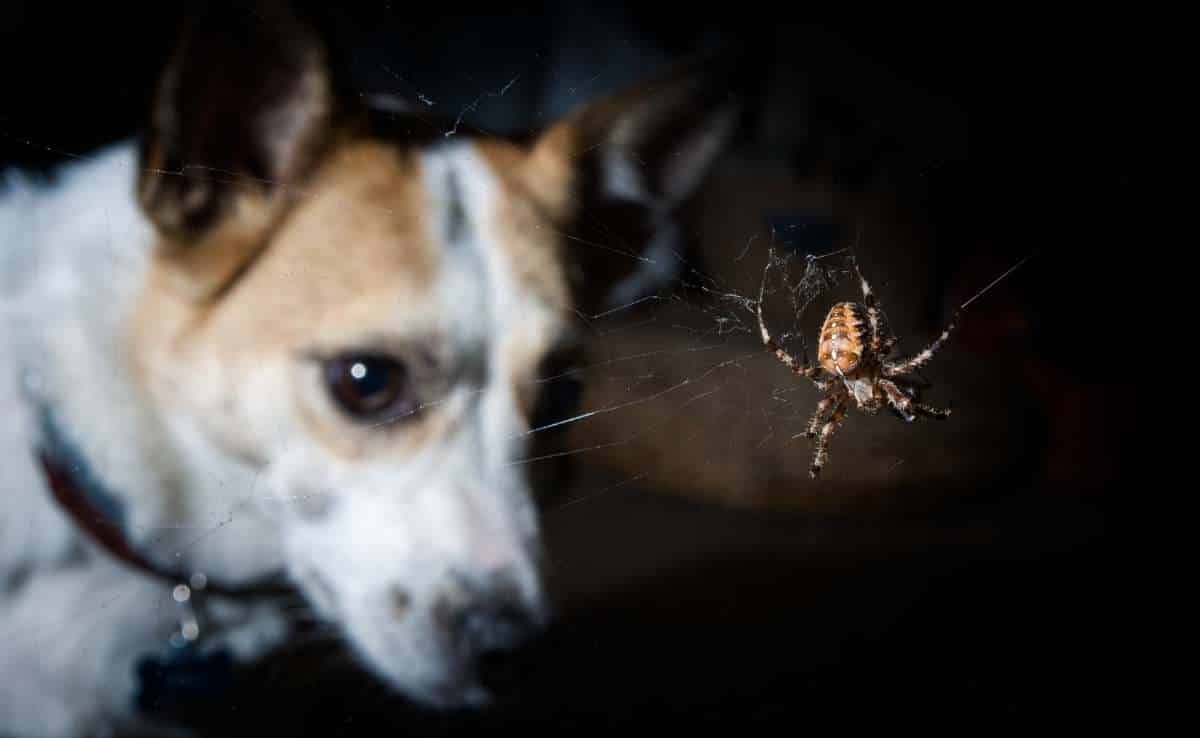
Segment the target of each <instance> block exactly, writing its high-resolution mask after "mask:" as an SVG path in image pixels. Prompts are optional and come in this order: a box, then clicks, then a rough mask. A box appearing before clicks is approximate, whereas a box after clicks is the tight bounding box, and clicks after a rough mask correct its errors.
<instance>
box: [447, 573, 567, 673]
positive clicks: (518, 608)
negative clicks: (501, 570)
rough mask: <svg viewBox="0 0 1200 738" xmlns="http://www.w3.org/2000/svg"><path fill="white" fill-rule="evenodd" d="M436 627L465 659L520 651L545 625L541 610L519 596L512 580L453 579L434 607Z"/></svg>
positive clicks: (461, 577) (503, 577)
mask: <svg viewBox="0 0 1200 738" xmlns="http://www.w3.org/2000/svg"><path fill="white" fill-rule="evenodd" d="M434 617H435V621H436V623H437V626H438V627H439V628H440V629H441V630H442V631H443V633H445V635H446V636H447V638H448V639H449V640H450V642H451V643H453V644H454V646H455V647H456V648H457V649H458V650H459V652H460V653H463V654H464V655H465V656H468V657H471V656H475V655H479V654H483V653H486V652H491V651H507V650H512V649H515V648H519V647H520V646H522V645H524V644H525V643H526V642H528V641H529V640H530V639H532V638H533V637H534V636H535V635H536V634H537V633H538V631H539V630H541V628H542V626H543V625H544V624H545V621H546V615H545V612H544V611H543V608H542V607H541V606H540V605H539V604H537V603H533V602H530V601H528V600H527V599H526V598H525V597H523V596H522V593H521V590H520V588H519V587H518V586H517V585H516V583H515V581H514V578H513V577H510V576H507V575H505V574H500V575H498V576H491V577H486V578H479V577H474V578H472V577H464V576H456V577H453V578H452V579H451V580H450V582H449V583H448V584H447V585H446V586H445V587H444V588H443V591H442V593H441V594H440V596H439V597H438V599H437V601H436V603H435V605H434Z"/></svg>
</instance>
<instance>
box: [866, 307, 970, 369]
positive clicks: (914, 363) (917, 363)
mask: <svg viewBox="0 0 1200 738" xmlns="http://www.w3.org/2000/svg"><path fill="white" fill-rule="evenodd" d="M961 313H962V311H961V310H955V311H954V317H953V318H951V319H950V324H949V325H947V326H946V329H945V330H944V331H942V335H940V336H938V337H937V340H935V341H934V342H933V343H931V344H929V345H928V346H927V347H926V348H925V349H924V350H923V351H921V352H920V353H919V354H916V355H915V356H911V357H909V358H907V359H903V360H902V361H888V362H884V364H883V374H884V376H885V377H893V376H895V375H897V374H907V373H908V372H911V371H914V370H916V369H920V368H921V367H923V366H925V365H926V364H928V363H929V360H930V359H932V358H933V356H934V354H936V353H937V352H938V351H939V350H941V348H942V346H943V345H944V344H945V343H946V341H947V340H948V339H949V338H950V334H951V333H953V332H954V328H955V327H956V326H957V325H958V320H959V316H960V315H961Z"/></svg>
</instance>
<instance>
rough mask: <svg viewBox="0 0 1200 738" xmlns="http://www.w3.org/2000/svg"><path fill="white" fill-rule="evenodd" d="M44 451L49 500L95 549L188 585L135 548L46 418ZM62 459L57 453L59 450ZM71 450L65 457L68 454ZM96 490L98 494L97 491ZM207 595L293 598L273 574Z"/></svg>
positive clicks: (112, 502) (114, 510) (107, 497)
mask: <svg viewBox="0 0 1200 738" xmlns="http://www.w3.org/2000/svg"><path fill="white" fill-rule="evenodd" d="M42 426H43V445H42V447H41V448H39V449H38V451H37V457H38V461H39V462H40V465H41V467H42V473H43V475H44V476H45V479H46V487H47V488H48V489H49V491H50V495H51V496H52V497H53V498H54V500H55V501H56V502H57V503H58V505H59V507H60V508H62V510H63V512H65V513H66V514H67V515H68V516H69V517H70V518H71V520H72V521H73V522H74V523H75V525H76V526H77V527H79V528H80V529H81V530H83V531H86V532H87V534H88V535H89V536H90V537H91V539H92V540H93V541H95V543H97V544H98V545H99V546H100V547H101V548H103V549H104V550H105V551H107V552H108V553H109V554H111V555H112V556H113V557H114V558H116V559H119V560H120V561H122V562H124V563H125V564H127V565H129V566H131V567H133V568H134V569H137V570H138V571H141V572H142V573H144V574H147V575H149V576H152V577H155V578H158V579H163V580H166V581H167V582H168V583H170V584H178V583H180V582H187V581H189V578H188V576H187V575H186V574H185V573H184V572H181V571H176V570H172V569H169V568H167V567H164V566H161V565H160V564H158V563H156V562H154V561H152V560H151V559H150V558H149V557H147V556H146V555H145V554H143V553H141V552H140V551H138V550H137V549H136V548H134V546H133V545H132V544H131V543H130V541H129V538H128V537H127V536H126V535H125V531H124V529H123V526H122V524H121V521H120V520H117V519H114V518H116V517H117V516H119V513H120V508H119V506H118V505H117V504H116V499H115V498H114V497H113V496H112V495H111V494H107V493H105V492H103V491H102V490H100V489H98V488H96V486H97V485H96V483H95V482H94V480H92V479H91V477H92V475H91V474H89V473H88V470H87V467H86V464H84V463H83V461H82V460H81V459H80V457H79V455H78V454H77V453H73V452H70V450H69V447H68V445H66V439H64V438H63V437H62V435H61V434H60V433H59V432H58V429H57V428H55V426H54V424H53V423H52V422H51V421H50V416H49V413H48V412H43V423H42ZM56 449H57V450H58V451H59V453H55V450H56ZM64 450H66V452H64ZM93 488H95V489H93ZM204 589H205V590H206V591H209V592H212V593H214V594H219V595H224V596H228V597H277V596H284V595H287V594H290V593H293V592H294V591H295V590H294V589H293V588H292V587H291V586H289V585H288V583H287V581H286V580H285V579H284V577H283V575H282V574H269V575H267V576H265V577H263V578H261V579H257V580H253V581H250V582H246V583H243V584H233V585H231V584H224V583H221V582H214V581H213V580H212V579H211V578H208V580H207V583H206V584H205V586H204Z"/></svg>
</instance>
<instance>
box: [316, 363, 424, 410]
mask: <svg viewBox="0 0 1200 738" xmlns="http://www.w3.org/2000/svg"><path fill="white" fill-rule="evenodd" d="M325 383H326V385H327V386H328V387H329V392H330V393H331V394H332V395H333V398H334V399H335V400H336V401H337V403H338V404H339V405H341V407H342V409H343V410H345V411H346V412H347V413H348V414H349V415H350V416H351V417H353V418H355V419H357V420H363V421H374V422H378V421H383V420H389V419H392V418H397V417H401V416H404V415H408V414H411V413H413V412H415V411H416V409H417V401H416V398H415V397H414V395H413V392H412V386H411V382H410V381H409V375H408V370H407V369H406V368H405V366H404V364H402V363H400V362H399V361H397V360H396V359H393V358H392V357H390V356H385V355H379V354H350V355H344V356H338V357H335V358H332V359H328V360H326V361H325Z"/></svg>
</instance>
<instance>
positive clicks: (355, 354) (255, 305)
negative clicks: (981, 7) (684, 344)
mask: <svg viewBox="0 0 1200 738" xmlns="http://www.w3.org/2000/svg"><path fill="white" fill-rule="evenodd" d="M335 70H336V65H335V64H334V63H332V61H331V58H330V52H329V49H328V48H327V46H326V45H325V44H323V42H322V41H321V39H320V38H319V37H318V35H317V34H316V33H315V32H314V30H313V27H312V26H311V25H309V24H307V23H306V22H305V21H304V20H302V19H301V18H300V17H298V16H296V15H293V14H292V13H290V12H288V11H286V10H284V9H282V8H278V7H275V6H272V5H263V6H261V7H259V8H257V9H256V11H255V12H248V11H246V12H240V13H238V12H234V13H231V14H228V15H220V16H217V15H211V16H206V17H203V18H200V19H198V20H197V21H196V22H194V23H193V24H192V25H191V26H190V27H189V29H188V31H187V33H186V34H185V37H184V40H183V42H182V44H181V45H180V47H179V49H178V51H177V53H176V54H175V56H174V57H173V59H172V60H171V62H170V64H169V67H168V69H167V71H166V73H165V76H164V79H163V82H162V85H161V89H160V94H159V96H158V101H157V104H156V107H155V109H154V111H153V119H152V125H151V128H150V131H149V133H148V135H147V136H146V137H145V140H144V143H143V147H142V175H141V179H140V182H139V185H138V194H139V199H140V202H141V206H142V208H143V210H144V212H145V213H146V215H147V216H148V217H149V219H150V220H151V221H152V222H153V223H154V225H155V226H156V229H157V233H158V243H157V245H156V248H155V253H154V256H153V258H152V266H151V272H150V277H149V280H148V286H147V289H146V292H145V295H144V297H143V301H142V304H141V305H140V309H139V310H138V311H137V314H138V316H139V317H138V318H137V325H136V328H135V331H134V342H135V356H136V360H137V367H138V373H139V376H140V377H141V378H142V381H143V382H144V384H145V385H146V387H147V389H148V391H149V392H150V394H151V396H152V397H153V398H154V404H155V406H156V407H158V408H161V411H162V413H163V414H164V415H169V416H170V418H171V422H170V426H171V427H172V428H173V429H175V430H174V431H173V433H175V434H176V435H177V436H178V437H179V438H186V442H182V441H181V442H179V443H176V444H175V445H176V446H177V447H178V449H179V452H180V453H182V454H185V455H186V454H191V455H194V456H197V457H198V458H200V457H202V458H203V459H205V460H207V461H205V462H204V463H217V464H224V463H228V464H239V465H243V466H245V467H248V468H251V469H254V470H255V473H256V475H257V476H258V478H259V479H260V480H261V481H260V485H259V486H260V489H261V490H262V494H263V495H264V496H269V497H272V498H274V499H276V500H282V501H284V504H283V506H282V507H283V512H282V514H281V515H280V517H279V531H280V538H281V541H282V545H283V548H284V551H285V554H284V558H285V560H286V563H287V566H288V568H289V571H290V573H291V574H292V575H293V577H294V579H295V581H296V582H297V583H298V585H299V586H300V588H301V589H302V590H303V591H304V592H305V593H306V595H307V596H308V597H309V598H310V599H311V600H312V602H313V603H314V604H315V606H316V607H317V608H318V609H319V610H320V611H321V612H322V613H323V614H324V615H325V616H326V617H328V618H329V619H331V620H333V621H335V622H337V623H338V624H340V625H341V626H342V628H343V629H344V631H345V632H346V634H347V635H348V638H349V640H350V642H351V643H352V644H353V645H354V646H355V647H356V649H357V650H358V651H359V652H360V653H361V654H362V656H363V657H364V659H365V661H366V662H368V663H369V664H370V665H371V667H372V668H373V669H374V670H375V671H376V672H377V673H378V674H380V675H381V676H382V677H384V678H385V679H386V680H387V681H389V682H390V683H391V684H392V685H394V686H395V687H397V688H399V689H401V690H403V691H405V692H406V693H408V694H410V695H412V696H413V697H416V698H418V699H421V700H423V701H426V702H429V703H434V704H442V705H456V704H464V703H474V702H479V701H482V700H483V699H484V698H485V694H486V693H485V692H484V690H483V689H482V688H481V686H480V685H479V684H478V682H477V680H476V678H475V676H474V669H473V664H474V663H475V660H476V657H477V656H478V655H479V654H481V653H482V652H485V651H489V650H492V649H503V648H507V647H510V646H512V645H514V644H515V643H517V642H519V641H520V640H521V638H522V637H523V636H524V635H526V634H528V633H529V632H531V631H532V630H534V629H536V627H537V626H539V625H540V624H542V623H543V622H544V621H545V619H546V603H545V599H546V598H545V595H544V593H543V590H542V585H541V578H540V575H539V543H538V541H539V537H538V523H537V516H536V509H535V506H534V504H533V501H532V496H531V490H530V482H529V478H528V472H529V466H530V464H526V463H522V462H523V461H525V460H527V458H528V456H529V454H530V443H531V442H532V441H534V440H537V437H538V436H539V434H538V433H536V432H533V431H534V429H535V428H537V427H539V425H542V424H544V423H543V420H554V419H556V418H548V419H538V418H536V417H535V416H536V415H537V412H538V408H539V406H542V403H540V402H539V396H540V394H541V392H542V390H544V389H545V388H546V386H547V383H546V382H545V381H543V380H544V379H545V369H544V367H545V366H547V362H548V361H552V360H553V358H554V357H555V356H556V355H558V353H559V352H561V351H563V350H569V349H571V348H572V347H573V345H574V333H573V329H572V324H571V316H572V315H573V313H574V311H575V310H576V309H579V308H584V309H590V308H589V306H591V305H594V304H598V302H597V301H599V300H602V299H603V297H604V295H606V294H608V295H611V294H613V292H612V290H613V289H614V285H616V289H617V290H618V292H620V294H621V297H622V299H623V298H626V297H628V296H629V294H631V292H632V291H635V290H637V289H640V288H639V287H638V284H639V282H638V280H639V279H641V280H642V282H645V277H646V275H645V274H644V272H645V271H646V270H645V265H646V264H647V263H648V262H649V261H650V260H649V259H648V258H646V257H644V256H642V255H641V252H640V251H639V250H638V248H639V247H638V245H637V244H634V245H630V244H629V243H611V242H610V243H609V244H608V245H606V244H604V243H601V242H598V241H596V240H593V239H592V238H586V237H583V236H580V235H579V233H582V232H583V231H581V230H579V229H580V228H581V226H580V224H581V223H583V222H585V221H586V222H589V223H592V224H595V223H596V217H597V213H607V212H615V211H617V210H622V209H624V210H630V211H636V212H637V213H638V214H639V216H638V218H635V220H637V221H638V222H640V224H641V226H642V227H643V230H644V231H645V232H646V234H647V235H649V236H650V237H651V238H650V239H649V240H653V238H654V237H655V236H656V234H660V233H661V232H662V230H663V229H664V228H665V227H666V224H667V222H668V219H669V215H670V213H671V212H672V211H673V209H674V208H675V207H676V206H677V205H678V204H679V203H680V202H682V201H683V199H684V198H685V197H686V196H687V195H688V194H689V193H690V192H691V191H692V190H693V188H694V187H695V186H696V184H697V183H698V181H699V179H700V175H701V174H702V172H703V171H704V170H705V168H706V167H707V165H708V163H709V162H710V160H711V159H712V158H713V156H714V155H715V154H716V153H717V150H718V148H719V146H720V144H721V142H722V141H723V140H724V138H725V137H726V134H727V133H728V132H729V129H730V127H731V124H732V120H733V115H732V109H731V108H730V107H729V106H728V105H727V104H726V103H727V100H726V99H725V97H723V96H722V95H713V94H710V92H709V90H710V88H708V87H707V86H706V85H705V84H704V69H703V68H701V67H696V66H692V67H687V68H684V69H682V70H680V71H677V72H676V73H674V74H673V75H671V76H670V77H668V78H665V79H661V80H658V81H657V82H655V83H653V84H651V85H648V86H645V87H643V88H640V89H638V90H633V91H630V92H627V93H624V94H619V95H615V96H613V97H611V98H608V99H605V100H601V101H599V102H596V103H593V104H590V105H586V106H584V107H582V108H580V109H578V110H576V111H574V112H572V113H570V114H568V115H567V116H566V118H564V119H563V120H562V121H560V122H559V123H557V124H555V125H552V126H550V127H549V128H547V129H546V130H544V131H542V132H540V133H539V134H537V135H534V136H530V137H527V138H522V139H520V140H500V139H495V138H486V137H485V138H479V137H475V138H466V137H465V136H464V135H455V136H447V135H445V129H442V128H438V127H437V126H435V125H432V124H430V123H429V122H428V121H426V120H424V119H422V118H420V117H417V116H411V115H407V114H405V112H404V111H403V110H401V109H400V108H399V107H398V106H395V105H390V106H386V107H387V108H388V109H380V108H372V107H371V106H370V105H364V104H362V103H361V101H360V100H359V99H358V98H356V97H355V96H354V95H353V94H351V93H349V92H348V86H347V85H346V84H345V83H344V82H343V78H342V77H340V76H339V74H338V73H337V72H336V71H335ZM614 227H615V226H614ZM614 251H616V252H618V253H616V254H614V253H613V252H614ZM614 261H615V262H617V264H618V266H619V268H614V267H613V265H612V264H613V262H614ZM639 270H640V271H639ZM651 271H653V270H651ZM659 271H662V270H661V269H660V270H659ZM639 273H641V276H639ZM650 276H651V277H653V276H654V275H653V274H652V275H650ZM643 287H644V285H643ZM622 290H623V292H622Z"/></svg>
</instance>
